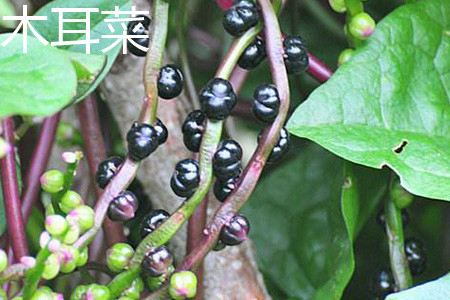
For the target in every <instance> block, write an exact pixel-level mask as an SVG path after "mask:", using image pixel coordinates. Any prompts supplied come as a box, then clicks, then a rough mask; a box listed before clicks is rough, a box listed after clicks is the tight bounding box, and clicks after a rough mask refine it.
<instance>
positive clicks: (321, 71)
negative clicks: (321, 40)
mask: <svg viewBox="0 0 450 300" xmlns="http://www.w3.org/2000/svg"><path fill="white" fill-rule="evenodd" d="M308 58H309V67H308V70H307V71H306V72H307V73H308V74H309V75H311V77H313V78H314V79H316V80H317V81H318V82H320V83H324V82H326V81H327V80H328V79H330V77H331V75H333V71H331V70H330V69H329V68H328V67H327V66H326V65H325V63H324V62H322V61H320V60H319V59H318V58H317V57H315V56H314V55H312V54H311V53H308Z"/></svg>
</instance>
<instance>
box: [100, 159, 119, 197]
mask: <svg viewBox="0 0 450 300" xmlns="http://www.w3.org/2000/svg"><path fill="white" fill-rule="evenodd" d="M122 164H123V159H122V158H121V157H117V156H114V157H111V158H108V159H107V160H105V161H102V162H101V163H99V164H98V167H97V173H96V175H95V180H96V181H97V184H98V186H99V187H100V188H102V189H104V188H105V187H106V186H107V185H108V183H109V182H110V181H111V179H112V178H113V177H114V175H116V171H117V169H118V168H119V167H120V166H121V165H122Z"/></svg>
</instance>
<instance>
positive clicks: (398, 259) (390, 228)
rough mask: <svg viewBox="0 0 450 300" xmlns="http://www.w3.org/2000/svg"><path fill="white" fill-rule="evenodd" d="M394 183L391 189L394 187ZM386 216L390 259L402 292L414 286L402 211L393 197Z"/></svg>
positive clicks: (386, 210) (385, 207)
mask: <svg viewBox="0 0 450 300" xmlns="http://www.w3.org/2000/svg"><path fill="white" fill-rule="evenodd" d="M392 181H393V180H391V182H390V186H389V188H391V187H392ZM384 211H385V214H386V232H387V236H388V240H389V258H390V261H391V269H392V273H393V275H394V279H395V283H396V285H397V287H398V288H399V289H400V290H404V289H407V288H408V287H410V286H412V276H411V272H410V270H409V265H408V261H407V259H406V255H405V245H404V236H403V223H402V212H401V209H399V208H397V207H396V206H395V203H394V201H393V199H392V197H391V196H390V195H389V196H388V197H386V200H385V204H384Z"/></svg>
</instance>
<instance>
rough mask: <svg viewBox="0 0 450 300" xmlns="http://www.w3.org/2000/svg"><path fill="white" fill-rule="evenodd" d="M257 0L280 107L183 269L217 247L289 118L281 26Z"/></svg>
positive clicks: (270, 9)
mask: <svg viewBox="0 0 450 300" xmlns="http://www.w3.org/2000/svg"><path fill="white" fill-rule="evenodd" d="M258 2H259V4H260V7H261V10H262V15H263V18H264V25H265V27H264V28H265V37H266V47H267V55H268V60H269V65H270V70H271V73H272V77H273V81H274V83H275V85H276V86H277V88H278V93H279V95H280V100H281V105H280V111H279V114H278V116H277V118H276V119H275V121H274V122H273V124H272V125H271V126H270V127H269V128H267V129H266V130H265V131H264V133H263V135H262V137H261V139H260V143H259V145H258V147H257V149H256V151H255V153H254V154H253V156H252V158H251V160H250V162H249V163H248V165H247V166H246V168H245V171H244V173H243V174H242V177H241V179H240V180H239V182H238V183H237V187H236V188H235V190H234V191H233V192H232V193H231V195H230V196H229V197H228V198H227V200H225V202H224V203H223V204H222V205H221V206H220V208H219V209H218V210H217V212H216V214H215V215H214V218H213V220H212V221H211V222H210V224H209V225H208V226H207V228H206V230H205V235H204V238H203V240H202V243H201V244H200V246H198V247H197V248H196V249H194V250H193V251H192V252H191V253H190V254H189V255H188V256H187V257H186V259H185V260H184V261H183V263H182V264H181V266H180V268H179V269H180V270H189V269H195V268H196V266H197V265H198V264H199V263H200V262H201V261H203V258H204V257H205V255H206V254H207V253H208V251H210V250H211V249H212V247H214V244H215V242H216V241H217V238H218V235H219V233H220V229H221V228H222V226H223V225H225V224H226V223H227V222H228V221H229V220H230V219H231V218H232V217H233V216H234V215H235V214H236V212H237V211H238V210H239V209H240V208H241V207H242V206H243V205H244V203H245V202H246V201H247V200H248V198H249V196H250V194H251V192H252V191H253V189H254V188H255V186H256V183H257V181H258V179H259V176H260V175H261V172H262V169H263V167H264V165H265V162H266V160H267V157H268V156H269V154H270V152H271V151H272V148H273V147H274V145H275V144H276V143H277V141H278V137H279V132H280V130H281V128H282V126H283V124H284V122H285V120H286V116H287V113H288V109H289V81H288V77H287V72H286V67H285V65H284V60H283V56H282V53H283V44H282V35H281V30H280V26H279V24H278V20H277V16H276V13H275V11H274V9H273V7H272V4H271V3H270V1H269V0H258Z"/></svg>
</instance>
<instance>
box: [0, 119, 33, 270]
mask: <svg viewBox="0 0 450 300" xmlns="http://www.w3.org/2000/svg"><path fill="white" fill-rule="evenodd" d="M1 124H2V128H3V135H4V139H5V141H6V143H8V144H9V145H11V146H13V145H14V121H13V118H12V117H6V118H4V119H2V121H1ZM0 169H1V175H2V188H3V196H4V203H5V211H6V218H7V220H8V233H9V234H8V236H9V241H10V245H11V247H12V250H13V252H14V257H15V259H16V261H19V260H20V258H21V257H22V256H26V255H27V253H28V245H27V239H26V236H25V226H24V222H23V216H22V204H21V202H20V197H19V195H20V192H19V184H18V179H17V169H16V151H15V149H14V147H11V149H10V151H8V152H7V153H6V155H5V157H3V158H2V159H1V160H0Z"/></svg>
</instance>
